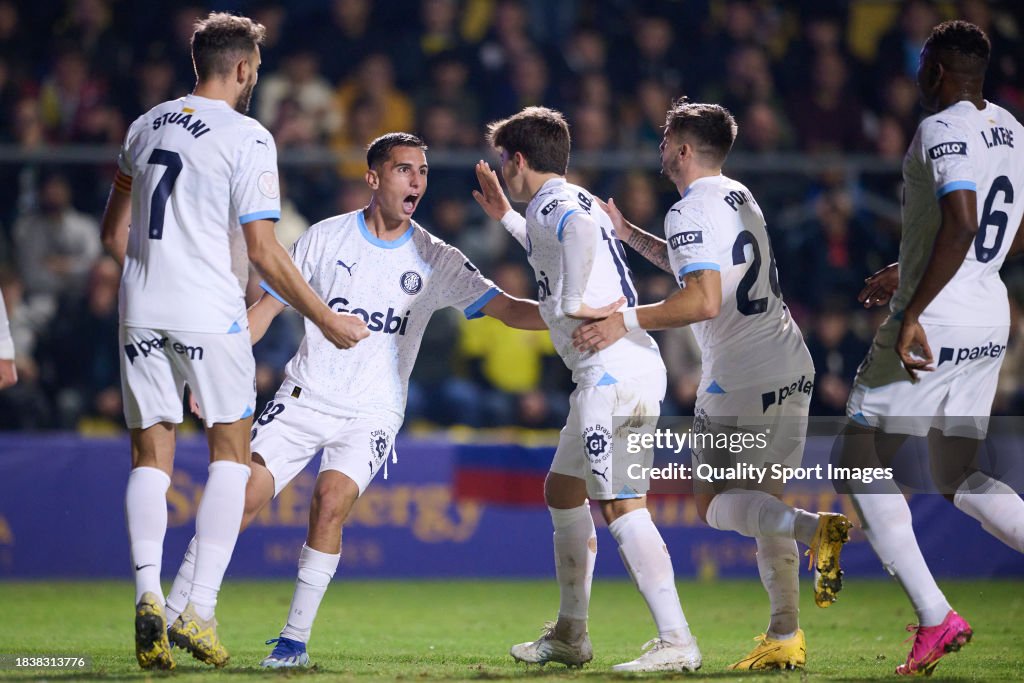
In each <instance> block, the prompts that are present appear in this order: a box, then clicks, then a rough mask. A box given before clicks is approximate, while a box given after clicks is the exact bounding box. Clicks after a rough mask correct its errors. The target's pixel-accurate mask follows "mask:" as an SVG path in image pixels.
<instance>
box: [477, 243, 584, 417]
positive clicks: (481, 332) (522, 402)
mask: <svg viewBox="0 0 1024 683" xmlns="http://www.w3.org/2000/svg"><path fill="white" fill-rule="evenodd" d="M494 283H495V284H496V285H498V287H500V288H501V290H502V291H504V292H505V293H507V294H509V295H511V296H515V297H518V298H527V297H529V296H531V295H532V294H533V290H534V283H533V281H532V280H531V279H530V278H529V276H528V275H527V273H526V269H525V268H523V266H521V265H520V264H518V263H505V264H502V265H499V266H498V267H497V268H496V269H495V270H494ZM459 328H460V329H459V337H458V345H457V346H458V351H459V355H460V357H461V360H462V361H463V362H465V363H467V365H468V369H467V374H468V376H469V377H471V378H473V380H475V381H474V382H472V383H471V384H470V386H471V387H472V389H470V390H469V391H471V392H472V394H471V395H472V400H468V401H467V400H465V399H463V405H464V408H463V410H464V411H466V412H465V414H464V415H463V419H462V420H459V422H460V423H464V424H468V425H471V426H474V427H496V426H500V425H508V424H518V425H522V426H524V427H535V428H539V427H546V428H549V429H554V428H558V427H561V426H562V425H563V424H565V417H566V411H565V410H564V406H567V405H568V392H566V391H564V389H563V390H562V391H558V390H557V389H556V388H555V387H554V386H552V382H551V381H550V378H555V377H564V376H565V374H566V373H565V372H561V371H559V370H560V369H559V367H558V366H559V365H560V364H561V361H560V360H559V358H558V356H557V355H556V354H555V347H554V346H552V344H551V337H550V335H548V334H547V332H544V331H531V330H517V329H514V328H511V327H506V326H505V325H504V324H502V323H501V321H499V320H496V319H494V318H484V319H483V320H479V321H460V323H459ZM546 378H549V379H548V381H545V379H546ZM558 388H559V389H561V387H558ZM545 389H550V390H551V392H550V393H548V392H546V391H545ZM466 391H467V390H466V389H465V388H463V390H462V392H461V393H465V392H466Z"/></svg>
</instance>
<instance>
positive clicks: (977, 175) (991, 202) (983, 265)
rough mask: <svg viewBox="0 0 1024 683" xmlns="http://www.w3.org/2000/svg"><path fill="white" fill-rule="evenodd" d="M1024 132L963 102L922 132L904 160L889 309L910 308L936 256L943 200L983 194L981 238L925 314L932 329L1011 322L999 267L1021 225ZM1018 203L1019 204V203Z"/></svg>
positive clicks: (999, 111) (1001, 113)
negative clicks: (896, 276)
mask: <svg viewBox="0 0 1024 683" xmlns="http://www.w3.org/2000/svg"><path fill="white" fill-rule="evenodd" d="M1022 145H1024V130H1022V128H1021V124H1020V122H1018V121H1017V119H1015V118H1014V117H1013V116H1012V115H1011V114H1010V113H1009V112H1007V111H1006V110H1005V109H1003V108H1002V107H999V106H996V105H994V104H992V103H991V102H986V103H985V108H984V109H982V110H978V109H977V108H976V107H975V106H974V105H973V104H972V103H970V102H966V101H963V102H957V103H956V104H954V105H951V106H949V107H947V108H946V109H944V110H942V111H941V112H939V113H937V114H933V115H931V116H929V117H928V118H926V119H925V120H924V121H922V122H921V125H920V126H918V127H917V134H916V135H915V136H914V140H913V142H911V143H910V149H908V150H907V155H906V157H904V159H903V180H904V189H903V236H902V239H901V241H900V286H899V289H898V290H897V291H896V294H895V295H894V296H893V298H892V303H891V304H890V308H891V309H892V311H893V312H894V313H899V312H902V311H903V309H905V308H906V307H907V304H909V303H910V300H911V298H912V297H913V295H914V291H915V290H916V289H917V285H918V283H919V282H920V281H921V276H922V275H923V274H924V270H925V267H927V265H928V260H929V258H930V257H931V253H932V247H933V245H934V243H935V236H936V234H937V233H938V231H939V224H940V222H941V219H942V216H941V213H940V209H939V199H941V198H942V197H943V196H944V195H946V194H948V193H950V192H953V191H955V190H971V191H974V192H976V193H977V201H978V234H977V237H975V239H974V244H973V245H972V247H971V248H970V249H968V250H967V257H966V258H965V259H964V262H963V264H962V265H961V266H960V269H959V270H958V271H957V272H956V275H954V276H953V279H952V280H950V281H949V283H948V284H947V285H946V286H945V287H944V288H943V289H942V291H941V292H939V294H938V296H936V297H935V299H934V300H932V302H931V303H930V304H929V305H928V307H927V308H926V309H925V311H924V313H923V314H922V315H921V322H928V323H931V324H933V325H971V326H980V327H990V326H993V325H1009V324H1010V305H1009V300H1008V297H1007V294H1006V286H1005V285H1004V284H1003V281H1002V280H1001V279H1000V278H999V268H1000V267H1001V266H1002V265H1003V261H1004V260H1005V259H1006V254H1007V252H1008V251H1009V249H1010V245H1011V244H1012V243H1013V238H1014V236H1015V235H1016V234H1017V228H1018V227H1019V226H1020V220H1021V215H1022V212H1024V201H1020V197H1019V195H1020V194H1021V193H1024V152H1022V150H1021V146H1022ZM1014 200H1017V201H1014Z"/></svg>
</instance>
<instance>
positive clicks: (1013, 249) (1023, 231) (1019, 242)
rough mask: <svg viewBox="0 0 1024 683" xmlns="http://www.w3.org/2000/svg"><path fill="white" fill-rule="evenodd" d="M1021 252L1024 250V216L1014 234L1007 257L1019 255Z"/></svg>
mask: <svg viewBox="0 0 1024 683" xmlns="http://www.w3.org/2000/svg"><path fill="white" fill-rule="evenodd" d="M1021 252H1024V216H1022V217H1021V219H1020V227H1018V228H1017V234H1016V235H1014V236H1013V243H1012V244H1011V245H1010V251H1009V252H1008V253H1007V254H1006V257H1007V258H1009V257H1011V256H1017V255H1018V254H1020V253H1021Z"/></svg>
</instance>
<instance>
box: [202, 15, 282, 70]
mask: <svg viewBox="0 0 1024 683" xmlns="http://www.w3.org/2000/svg"><path fill="white" fill-rule="evenodd" d="M266 34H267V29H266V27H265V26H264V25H263V24H260V23H257V22H255V21H253V20H252V19H250V18H249V17H241V16H238V15H235V14H228V13H227V12H210V16H208V17H206V18H205V19H199V20H198V21H196V24H195V32H194V33H193V34H192V65H193V67H194V68H195V71H196V78H198V79H199V80H203V79H204V78H210V77H212V76H223V75H226V74H228V73H230V72H231V69H232V67H233V66H234V64H235V61H236V60H237V59H239V58H240V57H248V56H249V54H250V53H251V52H252V51H253V50H255V49H256V47H257V46H258V45H262V44H263V39H264V38H265V37H266Z"/></svg>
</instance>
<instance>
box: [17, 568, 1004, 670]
mask: <svg viewBox="0 0 1024 683" xmlns="http://www.w3.org/2000/svg"><path fill="white" fill-rule="evenodd" d="M803 588H804V591H803V593H804V595H803V602H802V610H801V615H802V621H803V623H802V626H803V628H804V630H805V631H806V633H807V642H808V666H807V671H806V672H805V673H803V674H801V673H791V674H783V673H775V674H771V675H763V676H758V675H734V674H731V673H729V672H727V671H725V667H726V666H727V665H729V664H730V663H732V662H733V661H735V660H736V659H738V658H739V657H741V656H742V655H744V654H746V652H747V651H748V650H749V648H750V647H751V646H752V645H753V642H752V640H751V639H752V638H753V637H754V636H755V635H757V634H758V633H760V632H761V631H762V630H763V628H764V626H765V622H766V614H767V599H766V597H765V596H764V593H763V591H762V589H761V586H760V584H758V583H757V582H755V581H720V582H712V583H699V582H681V583H680V584H679V594H680V597H681V599H682V601H683V607H684V609H685V610H686V615H687V618H688V620H689V622H690V625H691V628H692V629H693V631H694V633H695V634H696V635H697V637H698V639H699V641H700V645H701V650H702V652H703V654H704V668H703V669H701V671H700V673H699V674H698V675H687V676H686V678H688V679H704V678H712V679H716V680H717V679H733V680H740V679H742V680H745V681H763V680H772V681H781V680H787V681H794V682H795V681H801V682H802V681H805V680H809V681H818V680H821V681H836V680H839V681H860V680H872V679H891V678H892V677H893V676H892V671H893V668H894V667H895V666H896V664H898V663H899V662H900V661H902V659H903V657H905V656H906V652H907V651H908V648H909V644H904V643H903V638H904V636H906V635H909V634H906V633H904V632H903V631H902V627H903V625H904V624H906V623H908V622H910V621H912V619H913V614H912V612H911V610H910V607H909V605H908V603H907V601H906V599H905V598H904V597H903V595H902V593H901V591H900V590H899V588H898V586H897V585H896V584H895V583H894V582H889V581H865V580H861V581H849V582H848V583H847V586H846V588H845V590H844V591H843V593H842V595H841V597H840V600H839V602H838V603H836V604H835V605H833V606H832V607H831V608H829V609H827V610H820V609H817V608H815V607H814V605H813V603H812V601H811V600H810V590H809V585H808V584H806V583H805V584H804V586H803ZM943 588H944V589H945V590H946V593H947V595H948V597H949V598H950V600H951V601H952V602H953V604H954V605H956V606H958V607H960V609H961V610H962V612H963V613H964V615H965V616H966V617H967V618H968V619H969V620H970V621H971V623H972V625H973V627H974V629H975V633H976V636H975V639H974V641H973V642H972V643H971V644H970V646H968V647H967V648H966V649H965V650H964V651H962V652H960V653H958V654H954V655H951V656H949V657H947V658H946V659H945V660H943V662H942V663H941V664H940V665H939V668H938V669H937V673H936V676H934V677H933V678H932V680H944V679H949V680H961V681H965V680H1022V679H1024V648H1022V647H1021V643H1022V637H1021V633H1022V629H1021V624H1022V623H1024V585H1022V584H1021V582H1012V581H1002V582H997V581H971V582H966V581H963V582H944V583H943ZM291 592H292V584H291V582H286V581H277V582H243V581H228V582H227V584H226V585H225V587H224V590H223V591H222V594H221V602H220V605H219V607H218V617H219V619H220V621H221V624H222V625H221V635H222V636H223V638H224V640H225V643H226V645H227V647H228V649H229V650H230V651H231V654H232V660H231V664H230V665H229V666H228V668H226V669H225V670H223V671H220V672H216V671H213V670H211V669H209V668H207V667H204V666H202V665H200V664H198V663H196V662H195V661H194V660H192V659H190V658H187V657H186V656H184V655H183V654H182V653H181V652H179V651H177V650H175V655H176V660H177V663H178V669H177V671H176V672H175V674H172V675H171V676H176V677H179V678H180V677H183V676H184V677H188V678H191V677H197V676H203V677H204V678H217V679H221V680H225V681H232V682H239V683H240V682H241V681H245V680H250V679H254V680H268V679H270V680H277V679H278V678H279V677H287V678H299V679H301V678H306V677H312V678H314V679H315V680H319V681H328V680H332V681H333V680H367V679H377V680H381V679H392V680H393V679H402V680H414V681H415V680H427V681H432V680H452V679H455V680H497V679H558V680H561V679H581V680H584V681H594V680H602V679H612V678H620V679H626V678H630V676H614V675H613V674H611V672H610V667H611V665H612V664H615V663H617V662H620V661H625V660H628V659H632V658H633V657H635V656H636V655H637V654H639V652H640V646H641V645H643V643H644V642H645V641H646V640H648V639H649V638H651V637H652V636H653V635H655V634H654V632H653V626H652V622H651V619H650V616H649V615H648V613H647V610H646V607H645V606H644V604H643V602H642V600H641V598H640V596H639V595H638V594H637V593H636V591H635V589H634V588H633V586H632V584H630V583H627V582H619V581H601V580H597V581H596V582H595V584H594V591H593V600H592V606H591V618H590V632H591V638H592V640H593V643H594V650H595V659H594V661H593V662H592V663H591V664H590V665H588V666H587V667H586V668H585V669H583V670H582V671H578V670H571V671H567V670H566V669H565V668H563V667H562V666H560V665H557V664H552V665H549V666H547V667H545V668H540V667H536V666H533V667H526V666H524V665H521V664H515V663H514V662H513V661H512V660H511V658H510V657H509V656H508V655H507V652H508V648H509V646H510V645H511V644H512V643H516V642H520V641H524V640H532V639H533V638H534V637H536V635H537V634H538V632H539V628H540V626H541V625H542V622H543V621H544V620H545V619H546V618H550V617H551V616H552V615H553V614H554V613H555V611H556V610H557V599H558V598H557V590H556V587H555V585H554V582H553V581H436V582H432V581H393V582H392V581H346V580H338V581H335V582H334V585H333V586H332V587H331V589H330V590H329V591H328V593H327V597H326V599H325V601H324V604H323V606H322V607H321V609H320V614H319V617H318V619H317V624H316V628H315V630H314V632H313V639H312V642H311V649H310V653H311V656H312V659H313V661H314V662H315V663H316V667H315V668H314V669H312V670H309V671H285V672H280V671H264V670H261V669H259V667H258V663H259V660H260V659H261V658H262V657H263V656H264V655H265V654H266V653H267V652H268V651H269V648H268V647H267V646H265V645H264V644H263V641H264V640H265V639H267V638H272V637H276V636H277V633H278V630H279V629H280V627H281V624H282V620H283V619H284V618H285V616H286V614H287V610H288V604H289V601H290V599H291ZM131 596H132V589H131V586H130V585H129V584H127V583H119V582H68V583H49V582H48V583H14V582H0V654H5V655H10V654H33V653H34V654H64V655H88V656H91V657H92V669H91V670H90V671H89V672H87V673H71V672H59V671H47V672H45V676H46V677H47V678H50V679H78V680H86V679H95V678H117V679H137V680H142V679H146V678H154V679H156V678H164V677H167V676H166V675H165V674H160V673H157V674H147V673H145V672H142V671H140V670H139V669H138V667H137V665H136V664H135V657H134V652H133V649H132V648H133V646H132V632H131V629H132V605H131ZM42 675H43V672H40V671H34V672H27V671H20V672H19V671H10V670H7V671H0V679H7V680H18V679H21V680H27V679H32V678H38V677H41V676H42ZM632 677H633V678H636V677H637V676H632ZM640 677H641V678H644V677H646V678H652V676H650V675H648V676H640ZM658 678H661V676H659V677H658Z"/></svg>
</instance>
